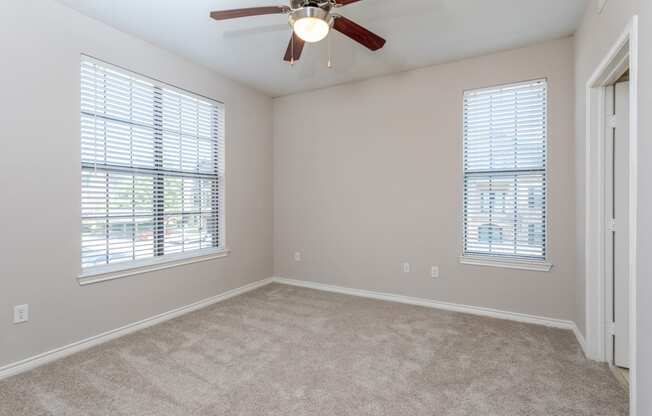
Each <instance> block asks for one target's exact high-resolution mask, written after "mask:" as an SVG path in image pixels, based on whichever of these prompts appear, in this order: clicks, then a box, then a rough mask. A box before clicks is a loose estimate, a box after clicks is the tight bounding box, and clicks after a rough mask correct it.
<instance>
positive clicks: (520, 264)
mask: <svg viewBox="0 0 652 416" xmlns="http://www.w3.org/2000/svg"><path fill="white" fill-rule="evenodd" d="M535 82H545V84H546V102H547V105H546V150H545V152H546V153H545V157H546V164H545V168H544V169H543V172H544V175H545V176H544V177H545V190H544V194H545V201H546V211H545V212H546V220H545V224H544V230H545V245H546V250H545V256H544V257H543V258H542V259H527V258H522V257H517V256H509V255H495V254H470V253H469V254H467V253H466V245H465V235H466V233H465V219H464V218H465V210H466V205H465V197H464V196H465V178H466V170H465V166H464V163H465V158H464V146H465V128H464V117H465V111H464V98H465V96H466V94H467V93H469V92H482V91H485V90H492V89H496V88H504V87H516V86H519V85H526V84H531V83H535ZM549 86H550V84H549V81H548V78H546V77H544V78H533V79H529V80H524V81H517V82H508V83H501V84H494V85H489V86H484V87H479V88H468V89H464V90H463V91H462V95H461V105H460V107H461V109H462V111H461V117H460V127H461V130H460V131H461V134H460V137H461V140H460V150H461V152H460V154H461V157H460V166H461V192H460V206H461V210H460V220H459V221H460V223H459V224H460V226H459V230H460V233H461V234H460V240H459V249H460V256H459V262H460V264H462V265H469V266H484V267H497V268H505V269H517V270H528V271H535V272H549V271H550V270H551V269H552V267H553V264H552V263H551V262H550V259H549V256H550V250H549V242H550V231H549V227H550V225H549V224H550V210H549V206H550V199H549V187H550V186H549V174H548V166H549V160H550V159H549V154H550V140H549V128H548V124H549V120H550V105H549V104H550V88H549Z"/></svg>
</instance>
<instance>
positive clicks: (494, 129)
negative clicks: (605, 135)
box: [463, 80, 547, 261]
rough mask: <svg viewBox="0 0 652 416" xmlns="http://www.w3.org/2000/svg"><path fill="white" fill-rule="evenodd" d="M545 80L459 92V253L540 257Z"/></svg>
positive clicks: (542, 253)
mask: <svg viewBox="0 0 652 416" xmlns="http://www.w3.org/2000/svg"><path fill="white" fill-rule="evenodd" d="M546 126H547V84H546V81H545V80H538V81H531V82H525V83H519V84H513V85H507V86H501V87H495V88H487V89H482V90H476V91H468V92H466V93H465V94H464V242H463V243H464V255H465V256H473V255H480V256H496V257H510V258H513V259H523V260H541V261H543V260H545V257H546V141H547V131H546Z"/></svg>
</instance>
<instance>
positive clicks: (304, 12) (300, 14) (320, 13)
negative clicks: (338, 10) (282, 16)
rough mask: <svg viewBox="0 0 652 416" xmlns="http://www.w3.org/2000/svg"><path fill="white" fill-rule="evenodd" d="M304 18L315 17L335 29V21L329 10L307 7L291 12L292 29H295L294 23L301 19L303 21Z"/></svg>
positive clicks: (290, 22)
mask: <svg viewBox="0 0 652 416" xmlns="http://www.w3.org/2000/svg"><path fill="white" fill-rule="evenodd" d="M304 17H313V18H315V19H320V20H323V21H325V22H326V23H327V24H328V26H330V27H333V22H334V20H335V19H333V16H331V15H330V13H329V12H328V11H327V10H324V9H322V8H320V7H312V6H307V7H302V8H301V9H298V10H294V11H292V12H290V17H289V24H290V27H294V23H295V22H296V21H297V20H299V19H303V18H304Z"/></svg>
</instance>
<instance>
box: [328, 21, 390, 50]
mask: <svg viewBox="0 0 652 416" xmlns="http://www.w3.org/2000/svg"><path fill="white" fill-rule="evenodd" d="M333 29H335V30H337V31H338V32H340V33H342V34H344V35H346V36H348V37H350V38H351V39H353V40H354V41H356V42H358V43H360V44H362V45H364V46H366V47H367V48H369V49H371V50H372V51H377V50H378V49H380V48H382V47H383V46H384V45H385V39H383V38H381V37H380V36H378V35H376V34H375V33H372V32H370V31H368V30H367V29H365V28H364V27H362V26H360V25H359V24H357V23H355V22H353V21H351V20H349V19H347V18H346V17H342V16H338V17H337V18H336V19H335V23H334V24H333Z"/></svg>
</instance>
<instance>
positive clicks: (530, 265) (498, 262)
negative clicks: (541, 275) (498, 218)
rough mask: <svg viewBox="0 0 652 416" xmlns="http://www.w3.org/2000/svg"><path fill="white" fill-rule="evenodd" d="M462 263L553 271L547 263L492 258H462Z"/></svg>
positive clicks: (550, 264)
mask: <svg viewBox="0 0 652 416" xmlns="http://www.w3.org/2000/svg"><path fill="white" fill-rule="evenodd" d="M460 263H461V264H466V265H471V266H486V267H501V268H505V269H518V270H530V271H535V272H549V271H550V269H552V263H548V262H547V261H537V260H518V259H501V258H496V257H490V256H461V257H460Z"/></svg>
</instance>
